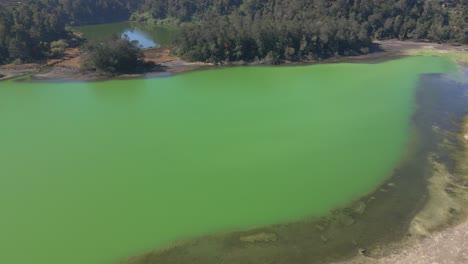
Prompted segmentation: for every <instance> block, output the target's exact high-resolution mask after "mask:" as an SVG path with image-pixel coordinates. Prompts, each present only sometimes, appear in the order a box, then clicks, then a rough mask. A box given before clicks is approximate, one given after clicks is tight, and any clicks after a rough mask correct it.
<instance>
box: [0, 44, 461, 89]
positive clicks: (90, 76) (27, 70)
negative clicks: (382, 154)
mask: <svg viewBox="0 0 468 264" xmlns="http://www.w3.org/2000/svg"><path fill="white" fill-rule="evenodd" d="M421 51H424V52H434V53H435V54H447V53H462V52H467V51H468V47H466V46H452V45H447V44H435V43H427V42H412V41H399V40H385V41H375V42H374V47H373V50H372V51H371V52H370V53H368V54H363V55H355V56H341V57H334V58H327V59H323V60H311V61H285V62H284V63H282V64H280V65H277V66H307V65H314V64H321V63H340V62H345V63H376V62H380V61H385V60H389V59H392V58H398V57H401V56H406V55H420V52H421ZM143 52H144V55H145V61H146V62H154V63H155V64H156V67H155V68H153V69H148V70H147V71H145V72H143V73H135V74H121V75H115V76H111V77H109V76H103V75H99V74H97V73H94V72H82V71H80V62H81V56H82V54H83V52H81V51H79V50H78V49H76V48H74V49H67V51H66V52H65V55H64V57H62V58H59V59H53V60H47V61H45V62H39V63H28V64H19V65H12V64H8V65H0V81H2V80H7V79H12V78H16V77H20V76H23V75H31V76H32V78H33V79H34V80H63V81H102V80H110V79H122V78H142V77H146V76H149V77H158V76H168V75H169V76H170V75H173V74H180V73H186V72H191V71H195V70H201V69H218V68H222V67H235V66H269V65H265V64H262V63H257V62H255V63H244V62H224V63H220V64H218V65H215V64H213V63H206V62H187V61H185V60H183V59H181V58H179V57H176V56H173V55H172V54H171V50H170V49H169V48H168V47H160V48H148V49H144V51H143ZM457 62H458V63H460V64H461V65H468V58H465V57H463V58H461V59H460V60H457Z"/></svg>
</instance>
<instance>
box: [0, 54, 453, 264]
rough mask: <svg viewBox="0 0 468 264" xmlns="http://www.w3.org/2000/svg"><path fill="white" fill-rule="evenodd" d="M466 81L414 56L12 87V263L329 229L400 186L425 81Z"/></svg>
mask: <svg viewBox="0 0 468 264" xmlns="http://www.w3.org/2000/svg"><path fill="white" fill-rule="evenodd" d="M453 70H455V66H454V65H453V63H452V62H450V61H449V60H448V59H444V58H435V57H412V58H405V59H400V60H395V61H389V62H385V63H380V64H374V65H367V64H326V65H315V66H306V67H239V68H230V69H223V70H212V71H200V72H194V73H190V74H183V75H177V76H174V77H170V78H159V79H158V78H156V79H133V80H113V81H105V82H88V83H44V82H14V81H8V82H0V120H1V123H2V129H1V130H0V145H1V146H2V148H1V149H0V163H1V166H0V211H1V212H2V217H1V218H0V233H1V234H2V236H0V248H1V249H2V251H3V252H2V259H3V261H4V262H5V263H10V264H23V263H37V264H46V263H47V264H59V263H60V264H63V263H67V264H75V263H76V264H83V263H89V264H101V263H104V264H105V263H113V262H116V261H118V260H119V259H122V258H124V257H126V256H129V255H132V254H136V253H141V252H142V251H145V250H149V249H152V248H155V247H159V246H164V245H167V244H168V243H170V242H172V241H174V240H176V239H180V238H187V237H193V236H198V235H202V234H206V233H212V232H216V231H226V230H236V229H244V228H251V227H255V226H261V225H266V224H273V223H281V222H287V221H292V220H297V219H301V218H304V217H308V216H319V215H324V214H326V213H327V212H329V211H330V210H331V209H333V208H336V207H338V206H342V205H344V204H346V203H347V202H349V201H351V200H352V199H355V198H357V197H359V196H361V195H364V194H366V193H368V192H369V191H371V190H372V189H373V188H375V187H376V186H377V185H378V184H379V183H381V182H382V181H383V180H384V179H385V178H386V177H387V176H389V175H390V174H391V173H392V169H393V168H394V166H395V165H396V164H397V163H398V161H399V160H400V159H401V158H402V157H403V155H404V153H405V148H406V145H407V143H408V141H409V136H410V127H411V125H410V123H411V115H412V113H413V111H414V109H415V103H414V102H415V98H414V97H415V87H416V83H417V81H418V78H419V75H420V74H422V73H434V72H448V71H453ZM25 252H27V254H25Z"/></svg>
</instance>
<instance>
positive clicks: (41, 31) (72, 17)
mask: <svg viewBox="0 0 468 264" xmlns="http://www.w3.org/2000/svg"><path fill="white" fill-rule="evenodd" d="M129 19H133V20H137V21H142V22H143V21H146V22H148V23H154V22H158V21H170V22H171V23H176V24H178V25H179V26H180V27H181V33H180V35H179V36H178V37H177V38H176V41H175V42H174V48H173V49H174V52H175V53H177V54H178V55H180V56H182V57H183V58H185V59H187V60H192V61H208V62H219V61H248V62H251V61H258V60H263V61H266V62H269V63H280V62H281V61H283V60H305V59H317V58H325V57H330V56H340V55H351V54H362V53H366V52H368V51H369V48H370V47H371V44H372V40H373V39H401V40H424V41H432V42H439V43H445V42H448V43H458V44H468V0H289V1H283V0H26V1H23V2H22V3H18V1H10V0H0V63H8V62H12V61H15V60H18V59H19V60H21V61H28V60H33V59H40V58H44V57H48V56H54V54H57V53H56V52H55V51H56V50H59V49H60V45H61V44H60V43H68V44H70V42H71V41H73V37H74V36H73V34H71V33H70V32H69V31H68V30H67V26H68V25H81V24H92V23H104V22H114V21H123V20H129ZM60 40H61V42H60V43H58V42H57V41H60ZM54 49H55V51H54Z"/></svg>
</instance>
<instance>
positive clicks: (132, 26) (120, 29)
mask: <svg viewBox="0 0 468 264" xmlns="http://www.w3.org/2000/svg"><path fill="white" fill-rule="evenodd" d="M73 31H77V32H81V33H82V34H83V37H84V38H86V39H87V40H88V41H96V40H100V39H103V38H105V37H108V36H110V35H112V34H117V35H119V36H122V37H123V36H127V37H128V38H129V39H130V40H138V42H139V44H140V45H141V46H142V47H143V48H151V47H159V46H161V45H168V44H170V43H171V39H172V38H173V35H174V29H169V28H165V27H160V26H155V25H149V24H146V23H138V22H119V23H108V24H98V25H88V26H80V27H74V28H73Z"/></svg>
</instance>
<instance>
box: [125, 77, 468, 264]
mask: <svg viewBox="0 0 468 264" xmlns="http://www.w3.org/2000/svg"><path fill="white" fill-rule="evenodd" d="M418 86H419V88H418V89H417V92H416V100H417V109H416V112H415V114H414V116H413V133H412V141H411V143H410V146H409V148H408V152H407V154H406V158H405V159H404V160H402V161H401V162H400V164H399V165H398V166H397V168H396V169H395V170H394V171H393V174H392V176H391V177H389V179H388V180H387V181H386V182H385V183H383V184H382V185H381V186H380V187H379V188H378V189H377V190H375V191H374V192H373V193H371V194H369V195H367V196H365V197H362V198H360V199H359V200H357V201H355V202H353V203H352V204H350V205H348V206H347V207H345V208H341V209H337V210H335V211H333V212H331V213H330V214H329V215H328V216H325V217H320V218H316V219H308V220H304V221H300V222H294V223H288V224H280V225H273V226H268V227H263V228H257V229H253V230H249V231H242V232H231V233H225V234H218V235H212V236H205V237H202V238H199V239H196V240H190V241H186V242H181V243H179V244H176V245H174V246H172V247H170V248H167V249H163V250H158V251H154V252H149V253H147V254H143V255H140V256H136V257H133V258H130V259H129V260H127V261H125V262H124V263H127V264H130V263H131V264H143V263H144V264H155V263H174V264H175V263H200V264H201V263H203V264H211V263H224V264H227V263H308V264H310V263H327V262H332V261H338V260H342V259H346V258H348V257H351V256H354V255H356V254H358V253H361V254H363V255H368V256H373V257H374V256H378V255H379V254H380V253H378V251H377V249H379V248H380V247H382V246H384V245H386V244H388V243H391V242H397V241H400V240H402V239H404V238H405V237H408V236H413V234H411V233H410V232H408V230H409V226H410V223H411V221H412V220H413V218H414V216H415V215H416V214H417V213H418V211H419V210H421V208H422V207H423V206H424V205H425V203H426V202H427V199H428V188H427V186H428V181H427V179H428V177H430V176H431V175H432V172H433V169H432V165H431V164H430V162H429V160H428V158H427V157H428V155H429V154H430V153H434V152H435V153H437V154H438V156H439V157H440V160H441V161H442V162H443V163H444V164H446V165H448V167H451V168H452V169H453V167H454V162H455V161H454V160H453V159H452V158H451V155H450V151H447V150H445V149H443V148H441V147H440V144H438V142H439V141H440V140H442V139H441V138H440V134H437V133H436V132H434V128H440V129H443V130H445V131H448V133H449V134H450V133H454V134H456V133H460V131H459V127H458V125H457V122H458V121H460V118H461V117H462V116H463V115H465V114H467V110H468V109H467V97H466V95H467V94H468V83H467V82H464V83H462V82H460V81H457V80H454V79H452V78H450V77H449V76H448V75H443V74H429V75H423V76H421V78H420V81H419V84H418ZM436 131H437V129H436ZM446 134H447V133H446ZM444 139H445V140H447V139H448V140H454V139H451V138H450V137H445V138H444ZM304 202H307V201H304Z"/></svg>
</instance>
